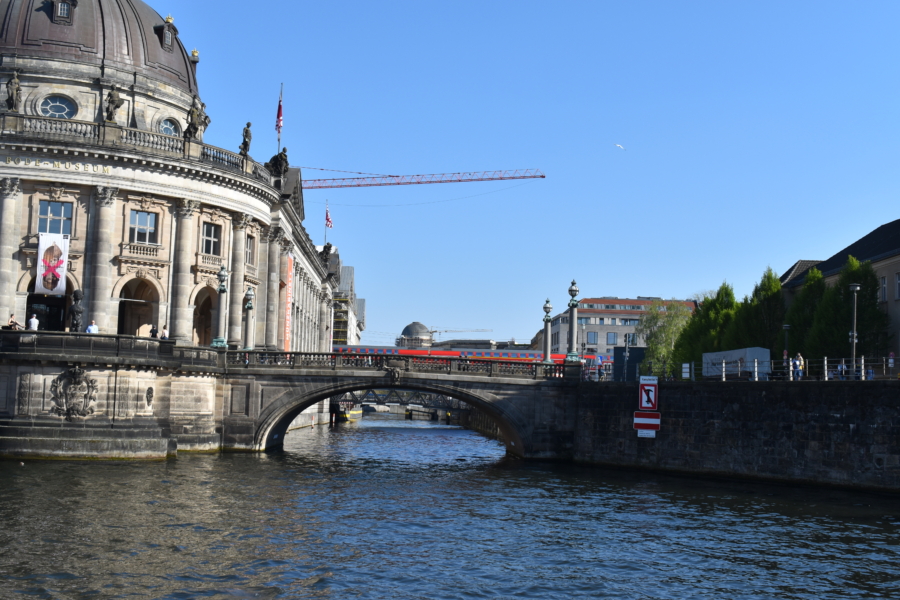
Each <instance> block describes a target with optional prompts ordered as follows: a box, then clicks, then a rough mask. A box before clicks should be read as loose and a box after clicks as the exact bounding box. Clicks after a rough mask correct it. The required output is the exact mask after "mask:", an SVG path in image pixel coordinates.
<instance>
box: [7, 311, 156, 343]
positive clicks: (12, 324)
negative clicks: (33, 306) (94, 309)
mask: <svg viewBox="0 0 900 600" xmlns="http://www.w3.org/2000/svg"><path fill="white" fill-rule="evenodd" d="M6 325H7V327H8V328H9V329H11V330H13V331H25V330H26V329H27V330H28V331H37V330H38V328H39V327H40V325H41V322H40V321H39V320H38V318H37V315H36V314H32V315H31V318H30V319H28V327H27V328H26V327H25V326H24V325H22V324H21V323H19V322H18V321H16V315H14V314H12V315H9V321H7V323H6ZM84 332H85V333H100V328H99V327H98V326H97V322H96V321H91V324H90V325H88V326H87V327H86V328H85V330H84ZM150 337H152V338H158V339H161V340H167V339H169V330H168V328H167V327H166V326H165V325H163V328H162V331H160V330H158V329H157V328H156V325H151V326H150Z"/></svg>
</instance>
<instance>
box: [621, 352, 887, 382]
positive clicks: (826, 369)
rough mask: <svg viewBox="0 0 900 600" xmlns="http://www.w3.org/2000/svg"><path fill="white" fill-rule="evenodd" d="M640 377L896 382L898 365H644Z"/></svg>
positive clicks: (836, 361) (828, 361)
mask: <svg viewBox="0 0 900 600" xmlns="http://www.w3.org/2000/svg"><path fill="white" fill-rule="evenodd" d="M638 373H639V374H640V375H655V376H657V377H659V378H660V379H661V380H670V381H701V380H702V381H872V380H876V379H881V380H897V379H900V363H898V362H897V361H896V360H895V359H894V358H893V357H890V356H884V357H880V358H871V357H864V356H863V357H857V358H856V366H855V368H854V367H853V361H852V360H851V359H850V358H828V357H825V358H820V359H806V358H804V359H803V363H802V368H798V366H797V365H796V364H795V363H794V361H793V360H786V359H780V360H768V361H762V360H748V361H732V362H725V361H720V362H704V363H697V362H691V363H678V364H672V363H668V364H666V363H657V364H653V363H644V364H642V365H640V368H639V369H638Z"/></svg>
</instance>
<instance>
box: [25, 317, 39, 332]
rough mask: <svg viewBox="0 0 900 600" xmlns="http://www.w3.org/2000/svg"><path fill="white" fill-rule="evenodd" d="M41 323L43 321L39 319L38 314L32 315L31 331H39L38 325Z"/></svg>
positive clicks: (29, 322)
mask: <svg viewBox="0 0 900 600" xmlns="http://www.w3.org/2000/svg"><path fill="white" fill-rule="evenodd" d="M40 324H41V322H40V321H38V318H37V315H31V318H30V319H28V330H29V331H37V330H38V325H40Z"/></svg>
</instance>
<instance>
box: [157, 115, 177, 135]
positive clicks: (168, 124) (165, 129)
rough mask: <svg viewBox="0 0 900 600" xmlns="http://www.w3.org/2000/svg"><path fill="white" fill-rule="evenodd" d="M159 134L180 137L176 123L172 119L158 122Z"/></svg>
mask: <svg viewBox="0 0 900 600" xmlns="http://www.w3.org/2000/svg"><path fill="white" fill-rule="evenodd" d="M159 132H160V133H164V134H166V135H180V131H179V128H178V123H176V122H175V121H174V120H172V119H163V120H162V121H160V123H159Z"/></svg>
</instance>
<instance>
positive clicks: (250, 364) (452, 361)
mask: <svg viewBox="0 0 900 600" xmlns="http://www.w3.org/2000/svg"><path fill="white" fill-rule="evenodd" d="M225 363H226V364H227V365H228V366H229V367H245V368H260V367H262V368H276V369H331V370H340V369H347V370H351V369H352V370H371V371H393V372H397V373H399V372H412V373H459V374H463V375H476V376H478V375H481V376H486V377H519V378H528V379H553V378H563V377H565V376H566V367H565V365H558V364H544V363H537V362H520V361H499V360H477V359H471V358H448V357H436V356H396V355H388V354H371V355H368V354H340V353H330V352H268V351H265V350H251V351H239V350H230V351H228V352H227V353H226V356H225Z"/></svg>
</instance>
